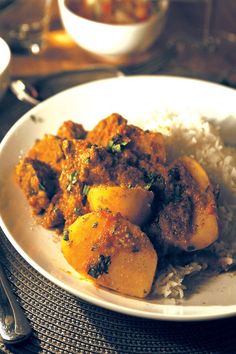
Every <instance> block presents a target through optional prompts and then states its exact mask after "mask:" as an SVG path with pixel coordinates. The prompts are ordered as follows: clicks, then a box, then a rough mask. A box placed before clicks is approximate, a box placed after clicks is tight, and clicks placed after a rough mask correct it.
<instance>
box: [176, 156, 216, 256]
mask: <svg viewBox="0 0 236 354" xmlns="http://www.w3.org/2000/svg"><path fill="white" fill-rule="evenodd" d="M181 160H182V162H183V163H184V165H185V166H186V168H187V169H188V171H189V172H190V174H191V175H192V177H193V178H194V180H195V181H196V182H197V184H198V186H199V191H200V193H201V198H202V200H199V202H197V203H195V212H194V219H193V225H194V228H193V233H192V236H191V240H190V244H189V245H188V248H189V246H190V249H191V246H193V247H194V248H195V249H202V248H205V247H207V246H209V245H210V244H212V243H213V242H214V241H216V240H217V238H218V234H219V227H218V218H217V212H216V202H215V197H214V194H213V192H212V188H211V184H210V181H209V178H208V175H207V173H206V171H205V170H204V169H203V168H202V166H201V165H200V164H199V163H198V162H197V161H196V160H194V159H192V158H190V157H188V156H183V157H182V158H181Z"/></svg>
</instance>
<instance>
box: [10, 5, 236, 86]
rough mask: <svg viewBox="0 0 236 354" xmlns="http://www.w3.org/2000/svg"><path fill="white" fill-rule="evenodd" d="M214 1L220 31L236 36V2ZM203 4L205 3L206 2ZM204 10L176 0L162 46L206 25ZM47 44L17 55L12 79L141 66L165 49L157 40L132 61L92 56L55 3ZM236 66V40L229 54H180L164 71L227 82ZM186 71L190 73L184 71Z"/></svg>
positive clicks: (129, 59)
mask: <svg viewBox="0 0 236 354" xmlns="http://www.w3.org/2000/svg"><path fill="white" fill-rule="evenodd" d="M214 1H215V2H214V4H217V6H218V7H217V14H216V16H215V22H216V25H217V28H220V29H221V30H226V31H228V32H231V33H234V34H235V35H236V25H235V17H236V1H235V0H224V1H222V0H214ZM199 3H200V4H201V3H202V4H204V3H203V2H202V1H200V2H199ZM203 11H204V6H203V5H202V7H199V6H198V7H196V2H195V4H194V2H193V1H187V2H186V1H183V0H172V1H171V6H170V11H169V15H168V20H167V23H166V27H165V30H164V33H163V36H162V39H161V41H162V44H163V41H170V40H171V39H173V37H174V36H176V34H178V33H181V32H183V31H185V34H187V35H189V33H190V32H191V31H192V32H193V31H195V29H196V28H197V26H199V24H200V26H202V22H201V21H202V12H203ZM47 43H48V45H47V49H46V50H45V51H44V52H42V53H41V54H39V55H19V54H14V53H13V57H12V68H11V72H12V76H13V77H25V76H44V75H47V74H51V73H55V72H60V71H68V70H74V69H80V68H82V67H88V66H91V65H92V66H93V65H103V64H112V65H114V64H115V65H119V64H127V63H139V62H143V61H145V60H148V59H150V58H151V57H152V56H153V55H156V53H157V52H159V51H160V50H163V46H162V45H161V49H160V41H157V43H156V44H155V45H154V47H153V48H151V49H150V50H149V51H148V52H147V53H144V54H142V55H139V56H133V57H130V58H122V59H121V58H119V59H117V60H115V61H114V60H113V61H107V59H104V58H101V57H98V56H95V55H93V54H91V53H88V52H86V51H84V50H83V49H81V48H79V47H78V46H77V45H76V44H75V43H74V42H73V41H72V39H70V37H69V36H68V35H67V34H66V33H65V31H64V29H63V27H62V24H61V22H60V19H59V14H58V9H57V6H56V1H55V0H54V2H53V8H52V21H51V30H50V31H49V33H48V36H47ZM235 64H236V41H235V43H233V44H232V49H231V48H230V49H229V50H228V49H227V51H225V53H224V52H222V50H221V51H220V52H215V53H213V55H212V56H211V57H210V58H207V60H206V59H205V58H204V57H202V58H201V57H199V56H197V57H196V56H195V54H194V55H192V56H190V55H189V54H187V55H186V53H185V54H184V56H183V55H180V56H179V58H178V61H173V62H171V65H170V66H167V67H166V68H163V70H162V72H164V73H170V74H172V73H174V74H175V75H178V74H179V75H182V74H183V73H184V71H185V72H186V75H185V76H198V73H199V76H200V77H202V76H203V77H205V76H206V78H207V76H208V74H209V76H210V79H211V76H213V75H215V76H217V75H218V76H220V75H221V76H224V77H225V78H226V79H229V78H230V79H231V80H232V81H235V82H236V69H235V68H236V65H235ZM181 67H182V69H181ZM186 67H187V69H186ZM183 68H185V69H186V70H183ZM191 71H192V74H191ZM217 80H218V78H216V81H217Z"/></svg>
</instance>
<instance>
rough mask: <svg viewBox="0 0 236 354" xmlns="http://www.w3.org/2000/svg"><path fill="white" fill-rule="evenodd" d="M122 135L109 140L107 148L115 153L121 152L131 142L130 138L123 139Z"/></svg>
mask: <svg viewBox="0 0 236 354" xmlns="http://www.w3.org/2000/svg"><path fill="white" fill-rule="evenodd" d="M121 138H122V137H121V136H119V135H117V136H116V137H114V138H113V139H111V140H110V141H109V142H108V145H107V149H108V150H110V151H111V152H113V153H116V152H117V153H120V152H121V151H122V149H123V148H124V147H125V146H126V145H127V144H128V143H129V142H130V140H129V139H128V140H121Z"/></svg>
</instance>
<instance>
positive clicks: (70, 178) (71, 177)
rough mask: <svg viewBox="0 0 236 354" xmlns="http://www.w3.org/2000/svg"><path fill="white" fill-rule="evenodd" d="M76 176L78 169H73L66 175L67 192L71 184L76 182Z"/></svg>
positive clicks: (70, 188) (69, 190)
mask: <svg viewBox="0 0 236 354" xmlns="http://www.w3.org/2000/svg"><path fill="white" fill-rule="evenodd" d="M77 176H78V171H73V172H72V173H71V174H69V175H68V181H69V184H68V186H67V188H66V190H67V192H71V190H72V186H73V185H74V184H76V182H77V181H78V179H77Z"/></svg>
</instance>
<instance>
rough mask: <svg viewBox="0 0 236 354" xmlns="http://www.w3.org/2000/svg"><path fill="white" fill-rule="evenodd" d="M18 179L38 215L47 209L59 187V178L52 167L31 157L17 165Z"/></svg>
mask: <svg viewBox="0 0 236 354" xmlns="http://www.w3.org/2000/svg"><path fill="white" fill-rule="evenodd" d="M16 181H17V183H18V184H19V186H20V187H21V188H22V190H23V192H24V194H25V196H26V198H27V200H28V202H29V205H30V206H31V207H32V210H33V213H34V214H36V215H38V214H42V213H43V212H44V211H45V210H46V209H47V207H48V205H49V203H50V200H51V198H52V197H53V195H54V194H55V193H56V191H57V188H58V180H57V177H56V174H55V172H54V171H53V170H52V169H51V167H50V166H49V165H47V164H45V163H44V162H42V161H39V160H33V159H30V158H25V159H24V160H22V161H21V162H20V163H19V164H18V165H17V167H16Z"/></svg>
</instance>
